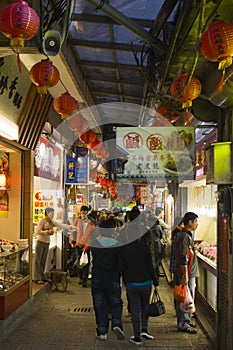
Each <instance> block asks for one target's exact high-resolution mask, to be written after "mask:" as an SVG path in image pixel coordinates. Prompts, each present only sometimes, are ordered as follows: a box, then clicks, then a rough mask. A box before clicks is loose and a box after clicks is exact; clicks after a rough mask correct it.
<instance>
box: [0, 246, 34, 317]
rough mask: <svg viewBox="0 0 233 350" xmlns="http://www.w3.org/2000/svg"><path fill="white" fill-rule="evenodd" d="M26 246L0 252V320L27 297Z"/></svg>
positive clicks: (27, 264) (27, 266)
mask: <svg viewBox="0 0 233 350" xmlns="http://www.w3.org/2000/svg"><path fill="white" fill-rule="evenodd" d="M27 251H28V248H24V249H17V250H14V251H4V252H1V253H0V320H4V319H6V318H7V317H8V316H9V315H10V314H11V313H12V312H13V311H15V310H16V309H17V308H18V307H19V306H20V305H22V304H23V303H24V302H25V301H26V300H27V299H28V298H29V263H28V261H27V259H26V258H25V254H26V252H27Z"/></svg>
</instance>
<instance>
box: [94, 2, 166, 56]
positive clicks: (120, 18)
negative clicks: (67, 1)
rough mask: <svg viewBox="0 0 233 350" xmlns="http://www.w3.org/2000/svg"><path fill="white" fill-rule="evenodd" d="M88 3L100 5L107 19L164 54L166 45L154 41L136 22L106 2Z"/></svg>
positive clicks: (156, 40)
mask: <svg viewBox="0 0 233 350" xmlns="http://www.w3.org/2000/svg"><path fill="white" fill-rule="evenodd" d="M88 1H89V2H90V3H92V4H93V5H95V6H96V7H97V8H98V7H99V6H100V5H101V10H102V11H103V12H105V13H106V14H107V15H108V16H109V17H111V18H113V19H114V20H115V21H117V22H118V23H120V24H122V25H123V26H125V27H126V28H128V29H129V30H131V31H132V32H133V33H135V34H137V35H138V36H139V37H140V38H142V39H144V40H145V42H147V43H149V44H151V45H153V46H154V47H155V48H156V49H157V50H158V51H159V52H160V53H161V54H164V52H165V49H166V45H164V44H163V43H162V42H161V41H160V40H158V39H156V38H155V37H154V36H153V35H152V34H151V33H150V32H149V31H147V30H145V29H144V28H142V27H141V26H140V25H138V24H137V23H136V22H134V21H133V20H131V19H130V18H128V17H126V16H125V15H123V14H122V13H121V12H120V11H117V10H116V9H115V8H114V7H112V6H110V5H109V4H107V3H106V2H102V1H100V0H88Z"/></svg>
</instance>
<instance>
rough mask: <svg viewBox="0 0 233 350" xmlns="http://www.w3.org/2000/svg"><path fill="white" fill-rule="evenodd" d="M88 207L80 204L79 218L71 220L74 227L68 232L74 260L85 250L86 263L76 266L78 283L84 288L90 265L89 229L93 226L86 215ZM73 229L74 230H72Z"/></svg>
mask: <svg viewBox="0 0 233 350" xmlns="http://www.w3.org/2000/svg"><path fill="white" fill-rule="evenodd" d="M88 211H89V208H88V207H87V206H86V205H83V206H81V208H80V218H76V219H75V220H74V222H73V224H72V225H73V227H75V229H74V230H73V231H72V232H71V233H70V239H69V243H70V245H71V247H72V248H74V247H75V249H76V261H77V263H78V260H79V259H80V257H81V255H82V252H83V251H84V252H87V256H88V263H87V264H86V265H85V266H83V267H79V266H78V274H79V278H80V281H79V284H82V286H83V287H84V288H86V287H87V280H88V274H89V267H90V249H89V245H88V243H89V240H90V234H91V231H92V230H93V229H94V228H95V224H94V223H93V221H91V220H89V219H88V217H87V215H88ZM74 231H75V232H74Z"/></svg>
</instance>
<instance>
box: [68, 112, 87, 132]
mask: <svg viewBox="0 0 233 350" xmlns="http://www.w3.org/2000/svg"><path fill="white" fill-rule="evenodd" d="M68 123H69V127H70V129H71V130H72V131H73V132H74V133H75V135H76V136H79V135H80V134H81V133H83V132H85V131H86V130H87V128H88V123H87V120H86V118H84V117H83V115H82V114H81V113H79V114H77V115H74V116H72V117H71V118H69V121H68Z"/></svg>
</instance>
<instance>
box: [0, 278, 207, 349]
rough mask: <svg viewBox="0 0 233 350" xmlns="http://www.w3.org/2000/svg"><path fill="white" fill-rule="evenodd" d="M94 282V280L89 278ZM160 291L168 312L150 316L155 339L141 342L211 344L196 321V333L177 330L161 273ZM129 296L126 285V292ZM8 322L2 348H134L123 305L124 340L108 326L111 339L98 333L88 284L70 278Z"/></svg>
mask: <svg viewBox="0 0 233 350" xmlns="http://www.w3.org/2000/svg"><path fill="white" fill-rule="evenodd" d="M89 283H90V282H89ZM159 291H160V295H161V298H162V300H163V301H164V303H165V306H166V314H165V315H162V316H160V317H158V318H150V322H149V328H150V332H151V334H153V335H154V337H155V339H154V340H150V341H148V340H145V341H144V343H143V346H142V347H145V348H148V349H156V350H157V349H158V350H178V349H179V350H188V349H198V350H207V349H213V345H212V344H210V343H209V340H208V338H207V337H206V335H205V331H204V330H203V329H202V328H200V327H198V333H197V334H196V335H190V334H186V333H179V332H177V330H176V318H175V312H174V306H173V290H172V288H171V287H170V286H169V285H168V284H167V282H166V279H165V278H161V281H160V287H159ZM122 297H123V300H124V301H125V290H124V289H123V292H122ZM11 320H12V321H11V322H9V321H8V322H7V323H8V325H7V327H6V326H4V322H5V321H2V323H1V325H0V334H1V336H0V349H2V350H74V349H75V350H87V349H88V350H101V349H111V350H114V349H119V350H120V349H135V348H137V346H136V345H134V344H131V343H130V342H129V338H130V336H131V335H132V334H133V332H132V324H131V321H130V319H129V317H128V316H127V309H126V303H124V310H123V325H124V332H125V335H126V339H125V340H118V339H116V337H115V335H114V334H113V333H112V332H111V331H109V333H108V339H107V341H100V340H98V339H96V337H95V328H96V327H95V315H94V312H93V308H92V299H91V290H90V288H82V287H81V286H80V285H78V281H77V278H74V277H73V278H72V279H71V283H70V284H69V285H68V290H67V292H65V293H61V292H54V291H51V290H50V288H49V285H47V286H45V287H44V288H43V289H42V290H41V291H40V292H38V293H37V294H36V295H35V296H34V297H33V298H32V299H31V301H29V302H27V303H26V305H24V307H23V308H22V310H20V311H19V312H17V313H16V314H15V315H14V316H13V317H11Z"/></svg>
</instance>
